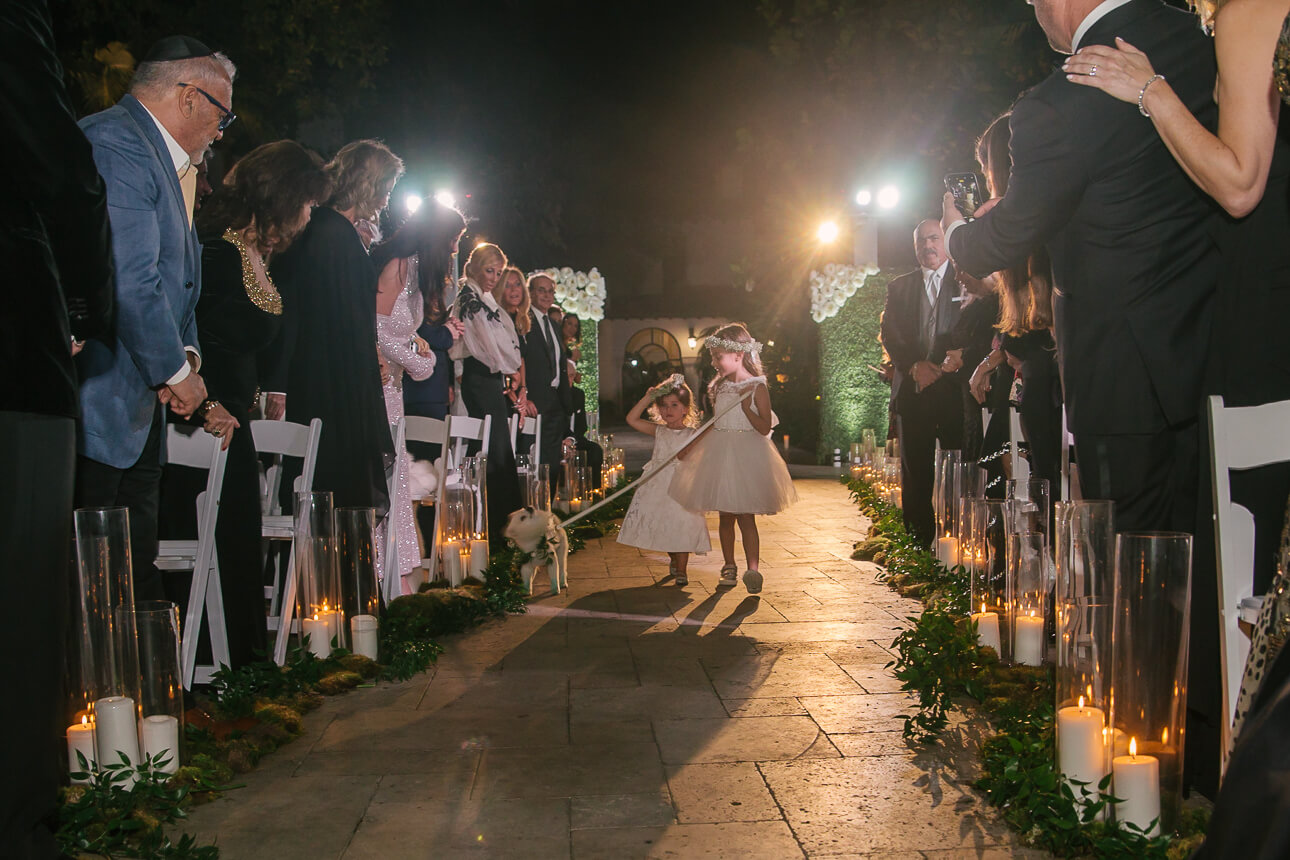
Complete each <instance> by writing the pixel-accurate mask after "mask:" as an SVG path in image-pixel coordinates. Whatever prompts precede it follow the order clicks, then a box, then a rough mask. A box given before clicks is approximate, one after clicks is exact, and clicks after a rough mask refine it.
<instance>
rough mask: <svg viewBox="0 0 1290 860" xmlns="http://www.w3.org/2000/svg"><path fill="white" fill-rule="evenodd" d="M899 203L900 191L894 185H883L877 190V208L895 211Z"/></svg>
mask: <svg viewBox="0 0 1290 860" xmlns="http://www.w3.org/2000/svg"><path fill="white" fill-rule="evenodd" d="M899 203H900V189H899V188H897V187H896V186H894V185H884V186H883V187H882V188H880V189H878V206H880V207H881V208H883V209H895V208H896V206H897V204H899Z"/></svg>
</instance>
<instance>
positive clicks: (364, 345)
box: [265, 140, 403, 517]
mask: <svg viewBox="0 0 1290 860" xmlns="http://www.w3.org/2000/svg"><path fill="white" fill-rule="evenodd" d="M402 174H403V162H402V161H401V160H400V159H399V157H398V156H397V155H395V154H394V153H392V152H390V150H389V149H388V148H386V146H385V144H383V143H380V142H378V141H374V140H360V141H357V142H355V143H350V144H347V145H346V146H344V147H342V148H341V150H340V152H338V153H336V156H335V158H333V159H332V160H331V161H330V162H329V163H328V164H327V175H328V177H329V178H330V179H331V180H332V192H331V197H330V199H329V200H327V203H326V205H325V206H320V207H319V208H318V209H317V211H315V212H314V215H313V218H312V219H311V220H310V222H309V227H308V229H306V230H305V232H304V235H302V236H301V237H300V239H299V241H297V242H296V243H295V245H294V246H292V248H291V250H290V251H288V252H287V253H286V254H283V255H282V256H281V257H280V258H278V259H277V260H275V261H274V264H273V276H274V278H275V279H276V280H277V282H278V287H279V289H280V290H281V291H282V297H283V301H284V302H285V304H286V308H287V311H286V315H285V317H284V318H283V324H282V332H281V334H280V335H279V337H278V339H277V340H276V341H275V343H274V347H273V349H272V358H271V360H270V364H271V367H272V370H271V372H270V374H269V376H268V378H267V379H266V384H265V387H266V388H267V390H268V391H270V392H273V394H271V395H270V396H271V398H276V397H285V401H286V403H285V415H286V419H287V420H288V421H294V422H296V423H298V424H308V423H309V422H310V421H312V420H313V419H314V418H321V419H322V422H323V426H322V436H321V437H320V439H319V443H318V463H317V466H316V468H315V471H314V489H315V490H330V491H331V493H332V500H333V503H334V504H335V506H336V507H338V508H339V507H345V506H354V507H370V508H375V509H376V513H377V516H378V517H384V516H385V513H386V512H387V511H388V509H389V488H388V486H387V484H386V469H387V468H389V467H390V466H391V465H393V463H394V440H393V439H392V438H391V436H390V426H389V423H388V422H387V421H386V415H385V396H384V394H383V392H382V387H381V386H382V383H381V373H382V371H381V366H380V363H379V361H378V358H377V348H376V280H377V272H376V267H375V266H373V265H372V261H371V259H369V258H368V256H367V250H366V249H365V248H364V247H363V242H362V239H360V238H359V234H358V230H357V229H356V228H355V225H356V224H357V223H358V222H360V221H364V220H372V219H374V218H375V217H376V216H377V215H378V214H379V213H380V212H381V210H383V209H384V208H385V207H386V206H387V205H388V204H389V202H390V192H391V191H392V190H393V188H394V183H395V182H397V181H398V178H399V177H400V176H401V175H402ZM275 411H276V410H275ZM294 465H295V468H296V469H299V464H298V463H297V464H294ZM297 474H298V472H297ZM293 477H294V476H292V475H291V474H290V473H289V472H287V471H285V470H284V474H283V483H282V486H283V507H284V509H285V510H291V509H292V507H293V505H294V499H292V498H291V497H290V496H291V483H292V480H293Z"/></svg>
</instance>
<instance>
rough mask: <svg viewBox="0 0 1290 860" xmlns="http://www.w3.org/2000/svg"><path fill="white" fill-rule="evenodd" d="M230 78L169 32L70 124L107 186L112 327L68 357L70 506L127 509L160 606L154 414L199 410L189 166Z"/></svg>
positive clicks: (144, 590) (213, 131) (138, 585)
mask: <svg viewBox="0 0 1290 860" xmlns="http://www.w3.org/2000/svg"><path fill="white" fill-rule="evenodd" d="M234 74H235V69H234V68H233V64H232V63H230V62H229V61H228V58H227V57H225V56H224V55H222V54H216V53H215V52H213V51H211V49H210V48H208V47H206V46H205V45H203V44H202V43H201V42H198V41H197V40H196V39H191V38H188V37H186V36H171V37H169V38H166V39H162V40H161V41H160V42H158V43H157V44H156V45H154V46H153V47H152V49H151V50H150V51H149V52H148V54H147V56H146V57H145V58H144V61H143V62H141V63H140V64H139V67H138V69H136V70H135V73H134V78H133V80H132V81H131V83H130V93H129V94H128V95H126V96H125V97H124V98H122V99H121V101H120V102H119V103H118V104H116V105H115V106H113V107H111V108H108V109H107V110H105V111H101V112H100V113H96V114H94V115H92V116H89V117H86V118H85V119H83V120H82V121H81V128H82V130H83V131H84V132H85V136H86V137H88V138H89V140H90V143H91V144H92V145H93V148H94V161H95V163H96V164H97V165H98V169H99V173H100V174H102V176H103V179H104V181H105V182H106V184H107V199H108V215H109V218H110V219H111V222H112V250H113V254H114V257H115V262H116V284H117V319H116V331H115V336H114V337H113V338H112V339H110V340H108V341H107V342H103V343H98V342H91V343H89V344H88V345H87V346H86V348H85V351H84V352H83V353H81V355H80V357H79V359H78V369H79V370H80V373H81V411H82V424H81V432H80V436H79V440H78V446H77V450H78V453H79V454H80V456H79V458H78V460H77V474H76V483H77V487H76V497H77V503H78V504H80V505H82V506H87V507H105V506H113V505H122V506H125V507H128V508H129V509H130V543H131V551H132V553H133V564H134V588H135V597H136V598H137V599H139V600H148V599H160V598H163V597H164V596H165V595H164V591H163V589H162V586H161V577H160V574H159V573H158V572H157V571H156V569H155V568H154V567H153V560H154V559H155V558H156V555H157V506H158V495H159V492H160V482H161V457H162V454H161V452H162V447H163V439H162V434H163V433H164V421H163V411H162V410H163V407H164V406H165V405H167V404H168V405H169V406H170V408H171V409H172V410H173V411H174V412H175V413H176V414H178V415H180V416H183V417H188V416H190V415H192V414H193V413H194V412H195V411H196V410H198V409H199V407H201V408H209V406H206V405H205V404H206V403H208V402H209V401H206V386H205V384H203V382H202V378H201V376H199V375H198V372H197V371H198V369H199V367H200V366H201V353H200V352H199V350H198V343H197V327H196V320H195V317H194V312H195V310H196V308H197V296H198V293H199V292H200V274H201V270H200V260H201V246H200V245H198V243H197V232H196V231H195V230H194V229H193V226H192V211H193V202H194V199H195V195H196V185H197V170H196V169H195V167H194V162H195V161H198V160H200V159H201V158H202V153H203V152H204V151H205V149H206V147H208V146H210V144H211V143H212V142H213V141H215V140H218V139H219V138H220V137H222V136H223V132H224V129H225V128H227V127H228V124H229V123H230V122H232V120H233V113H232V108H231V105H232V102H233V75H234ZM198 414H200V413H198Z"/></svg>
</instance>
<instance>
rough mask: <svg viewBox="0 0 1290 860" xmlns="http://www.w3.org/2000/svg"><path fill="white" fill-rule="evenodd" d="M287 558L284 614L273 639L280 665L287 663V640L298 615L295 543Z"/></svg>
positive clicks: (275, 657)
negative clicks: (276, 634)
mask: <svg viewBox="0 0 1290 860" xmlns="http://www.w3.org/2000/svg"><path fill="white" fill-rule="evenodd" d="M291 549H292V552H291V555H290V557H289V558H288V560H287V577H286V582H284V583H283V585H282V615H281V616H280V618H281V620H280V621H279V622H278V636H277V638H276V639H274V640H273V662H275V663H277V664H278V665H279V666H285V665H286V663H287V640H288V639H290V638H291V626H292V624H293V623H294V621H295V617H296V553H295V545H294V544H293V545H292V548H291Z"/></svg>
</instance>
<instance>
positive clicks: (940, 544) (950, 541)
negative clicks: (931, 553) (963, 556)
mask: <svg viewBox="0 0 1290 860" xmlns="http://www.w3.org/2000/svg"><path fill="white" fill-rule="evenodd" d="M936 558H937V560H938V561H940V563H941V564H943V565H945V566H946V567H953V566H954V565H956V564H958V563H959V539H958V538H956V537H954V536H953V535H946V536H945V537H943V538H941V539H940V540H938V541H937V542H936Z"/></svg>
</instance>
